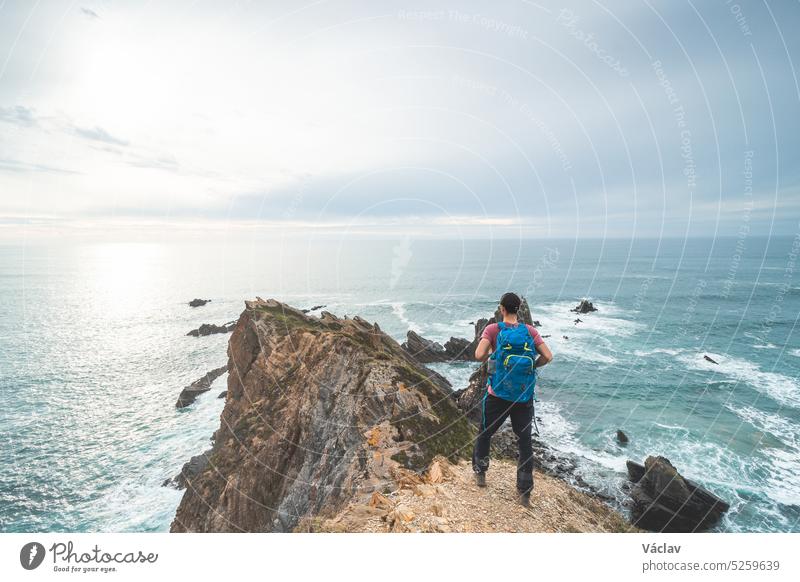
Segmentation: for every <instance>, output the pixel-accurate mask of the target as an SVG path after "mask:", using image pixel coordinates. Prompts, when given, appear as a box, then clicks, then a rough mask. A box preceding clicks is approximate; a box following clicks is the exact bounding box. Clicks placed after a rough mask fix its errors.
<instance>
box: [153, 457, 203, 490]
mask: <svg viewBox="0 0 800 582" xmlns="http://www.w3.org/2000/svg"><path fill="white" fill-rule="evenodd" d="M210 454H211V449H209V450H207V451H205V452H204V453H201V454H199V455H195V456H194V457H192V458H191V459H189V460H188V461H187V462H186V463H185V464H184V465H183V468H182V469H181V472H180V473H178V474H177V475H175V476H174V477H172V478H170V479H167V480H166V481H164V482H163V483H162V484H161V485H162V487H174V488H175V489H186V487H187V486H188V485H189V484H190V483H191V481H192V479H194V478H195V477H197V475H199V474H200V472H201V471H203V470H204V469H205V468H206V467H207V466H208V457H209V455H210Z"/></svg>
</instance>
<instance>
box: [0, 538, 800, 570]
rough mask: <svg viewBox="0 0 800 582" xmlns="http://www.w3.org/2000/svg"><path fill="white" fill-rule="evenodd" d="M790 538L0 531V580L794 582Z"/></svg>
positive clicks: (794, 548) (793, 544)
mask: <svg viewBox="0 0 800 582" xmlns="http://www.w3.org/2000/svg"><path fill="white" fill-rule="evenodd" d="M798 542H800V536H798V535H797V534H693V535H679V534H659V535H656V534H3V535H0V580H5V581H12V580H13V581H16V580H50V579H56V580H66V579H70V580H86V579H92V580H115V581H121V580H137V581H139V580H142V579H147V578H150V577H153V576H156V577H157V578H158V579H159V580H165V579H172V580H176V581H177V580H186V579H190V577H194V576H201V578H200V579H202V580H209V579H219V580H233V581H236V580H237V579H238V578H237V577H239V576H241V577H242V578H241V579H242V580H245V579H249V578H252V577H253V576H257V578H258V580H293V579H296V578H298V577H299V578H300V579H302V580H306V579H312V580H324V581H326V582H327V581H329V580H330V581H335V580H347V581H361V580H371V581H372V580H380V581H384V580H403V581H405V582H408V581H409V580H416V579H419V580H436V578H437V577H439V576H441V577H442V578H443V579H444V578H445V577H446V579H447V580H459V581H462V580H463V581H471V580H487V581H488V580H500V579H506V580H508V579H511V580H515V579H516V580H526V579H530V580H541V579H543V578H545V577H546V578H548V579H551V580H559V581H563V580H575V579H579V580H580V579H585V580H602V579H613V580H614V581H615V582H616V581H622V580H645V579H665V580H666V579H669V580H702V579H715V580H725V581H727V580H798V579H800V569H799V568H798V555H797V554H798V552H797V548H798ZM579 576H580V577H581V578H577V577H579ZM245 577H247V578H245ZM583 577H585V578H583Z"/></svg>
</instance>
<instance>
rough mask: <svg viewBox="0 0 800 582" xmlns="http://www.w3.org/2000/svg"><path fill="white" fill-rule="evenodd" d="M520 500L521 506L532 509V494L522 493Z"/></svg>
mask: <svg viewBox="0 0 800 582" xmlns="http://www.w3.org/2000/svg"><path fill="white" fill-rule="evenodd" d="M518 499H519V504H520V505H521V506H522V507H530V506H531V494H530V493H520V494H519V498H518Z"/></svg>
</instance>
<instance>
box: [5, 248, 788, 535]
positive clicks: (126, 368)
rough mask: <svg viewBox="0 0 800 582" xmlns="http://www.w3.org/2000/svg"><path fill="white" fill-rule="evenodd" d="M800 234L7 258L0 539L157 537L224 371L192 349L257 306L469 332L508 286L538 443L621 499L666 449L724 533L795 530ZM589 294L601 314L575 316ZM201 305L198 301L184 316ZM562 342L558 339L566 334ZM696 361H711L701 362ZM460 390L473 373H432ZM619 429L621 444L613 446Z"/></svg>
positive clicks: (214, 420) (217, 353) (219, 340)
mask: <svg viewBox="0 0 800 582" xmlns="http://www.w3.org/2000/svg"><path fill="white" fill-rule="evenodd" d="M798 247H800V239H797V238H791V237H776V238H771V239H769V240H768V239H764V238H761V239H757V238H752V237H750V238H742V239H736V238H730V239H716V240H711V239H707V240H706V239H696V240H694V239H693V240H688V241H684V240H678V239H674V240H662V241H657V240H639V241H634V242H631V241H622V240H605V241H603V240H584V241H580V242H575V241H564V240H552V241H533V240H523V241H510V240H506V241H502V240H501V241H497V240H495V241H431V240H427V241H426V240H417V239H413V238H406V239H402V240H391V241H388V240H387V241H369V242H358V241H352V240H351V241H346V242H340V241H338V240H327V241H311V242H308V241H299V242H298V241H291V242H289V241H259V242H247V243H233V242H223V243H219V244H210V243H209V244H197V243H194V244H186V245H181V244H173V243H170V244H86V245H74V246H69V245H53V246H24V247H23V246H3V247H0V281H1V282H2V286H1V287H0V428H1V429H2V430H0V531H6V532H8V531H163V530H166V529H167V528H168V527H169V523H170V521H171V518H172V515H173V513H174V510H175V508H176V506H177V503H178V501H179V499H180V496H181V492H179V491H175V490H172V489H168V488H164V487H161V486H160V485H161V482H162V481H163V480H164V479H165V478H166V477H169V476H171V475H173V474H174V473H176V472H177V471H178V470H179V469H180V467H181V465H182V464H183V462H184V461H185V460H187V459H188V458H189V457H190V456H192V455H193V454H197V453H198V452H200V451H202V450H203V449H204V448H205V447H206V446H207V444H208V442H209V437H210V435H211V433H212V432H213V430H214V429H215V428H216V427H217V425H218V422H219V413H220V411H221V409H222V405H223V401H222V400H219V399H217V394H218V393H219V392H220V391H221V390H223V389H224V387H225V383H226V377H225V376H223V377H221V378H220V379H218V380H217V382H216V383H215V384H214V387H213V388H212V390H211V391H210V392H208V393H206V394H204V395H202V396H201V397H200V398H199V399H198V401H197V403H196V404H195V405H193V406H192V407H189V408H187V409H185V410H182V411H177V410H176V409H175V407H174V402H175V399H176V398H177V395H178V393H179V392H180V390H181V388H182V387H183V386H185V385H186V384H188V383H189V382H191V381H193V380H195V379H196V378H198V377H200V376H201V375H203V374H204V373H205V372H206V371H207V370H209V369H211V368H214V367H217V366H220V365H222V364H223V363H224V362H225V361H226V353H225V352H226V343H227V339H228V336H223V335H215V336H210V337H206V338H190V337H186V336H185V334H186V332H188V331H189V330H190V329H193V328H195V327H197V326H198V325H199V324H201V323H204V322H210V323H224V322H226V321H229V320H231V319H234V318H235V317H236V316H238V314H239V313H240V312H241V309H242V306H243V304H242V301H243V300H244V299H246V298H250V297H254V296H256V295H259V296H262V297H276V298H278V299H281V300H284V301H287V302H289V303H291V304H293V305H296V306H298V307H309V306H311V305H315V304H318V303H323V304H326V305H327V308H326V309H327V310H329V311H332V312H334V313H336V314H339V315H344V314H347V315H355V314H358V315H361V316H362V317H365V318H366V319H368V320H372V321H377V322H378V323H379V324H380V325H381V327H382V328H383V329H384V330H385V331H387V332H388V333H389V334H391V335H392V336H394V337H395V338H397V339H399V340H400V339H402V338H403V337H404V336H405V333H406V331H407V330H408V329H414V330H416V331H418V332H420V333H422V334H423V335H424V336H426V337H429V338H432V339H437V340H442V341H443V340H446V339H447V338H449V337H450V336H451V335H456V336H464V337H470V335H471V333H472V326H471V322H472V321H474V320H475V319H477V318H478V317H482V316H487V315H489V314H490V313H491V312H492V311H493V309H494V306H495V305H496V302H497V298H498V297H499V295H500V294H501V293H502V292H503V291H506V290H508V289H514V290H518V291H521V292H523V293H524V294H525V295H527V296H528V298H529V300H530V303H531V307H532V310H533V315H534V318H535V319H538V320H540V321H541V323H542V327H541V329H540V331H541V333H542V334H545V335H550V336H551V337H549V338H548V339H547V341H548V343H549V344H550V346H551V348H552V350H553V352H554V355H555V360H554V362H553V363H552V364H551V365H550V366H548V367H547V368H545V369H544V370H543V371H542V374H541V376H540V384H539V386H540V399H541V402H540V403H539V405H538V406H537V412H538V415H539V416H540V417H541V419H542V422H541V423H540V425H539V427H540V429H541V432H542V434H543V437H544V439H545V440H547V442H548V443H550V444H551V445H552V446H553V447H555V448H556V449H558V450H560V451H562V453H563V454H565V455H569V456H572V457H574V458H575V459H577V461H578V463H579V466H580V470H581V472H582V473H583V475H584V477H585V478H586V479H587V481H589V482H590V483H592V484H593V485H595V486H596V487H599V488H601V489H603V490H604V491H606V492H608V493H610V494H611V495H613V496H615V497H616V498H618V499H620V500H621V499H623V498H624V496H623V494H622V493H621V492H620V490H619V487H620V485H621V483H622V482H623V479H624V467H625V460H626V459H628V458H633V459H636V460H639V461H641V460H643V458H644V457H645V456H647V455H648V454H662V455H665V456H667V457H668V458H670V459H671V460H672V462H673V463H674V464H675V465H676V466H677V467H678V468H679V469H680V470H681V472H683V473H684V474H685V475H687V476H689V477H691V478H693V479H695V480H696V481H699V482H700V483H702V484H704V485H705V486H707V487H708V488H709V489H711V490H712V491H714V492H715V493H717V494H718V495H720V496H722V497H724V498H725V499H727V500H729V501H730V502H732V509H731V511H730V513H729V514H728V515H727V516H726V518H725V521H724V522H723V523H722V524H721V525H720V527H719V529H722V530H725V531H800V381H799V380H798V378H799V377H800V338H798V331H797V322H798V314H800V276H798V274H797V272H796V271H797V269H798V265H797V258H798V256H797V255H798V250H800V249H799V248H798ZM584 296H586V297H590V298H591V299H592V300H593V301H594V302H595V304H596V305H597V306H598V307H599V309H600V311H598V312H597V313H593V314H588V315H585V316H581V319H582V320H583V323H580V324H578V325H577V326H576V325H575V324H574V323H573V319H574V318H575V315H574V314H571V313H569V311H568V310H569V308H571V307H572V306H574V305H575V304H576V303H577V301H578V300H579V299H580V298H581V297H584ZM194 297H206V298H211V299H212V300H213V301H212V303H210V304H208V305H206V306H205V307H202V308H198V309H191V308H189V307H188V306H187V305H186V302H187V301H189V300H190V299H192V298H194ZM565 335H566V336H568V339H564V338H563V336H565ZM703 354H708V355H710V356H711V357H713V358H714V359H716V360H717V361H718V362H719V365H714V364H711V363H709V362H706V361H705V360H704V359H703ZM436 368H437V369H438V370H439V371H441V372H442V373H444V374H446V375H447V376H448V378H449V379H450V380H451V381H452V383H453V384H454V386H455V387H456V388H458V387H462V386H463V385H464V384H465V382H466V379H467V378H468V376H469V374H470V372H471V371H472V368H473V365H472V364H459V365H437V366H436ZM617 428H622V429H624V430H625V432H626V433H627V434H628V435H629V437H630V439H631V442H630V444H629V445H628V446H627V447H626V448H622V447H621V446H619V445H618V444H616V442H615V440H614V434H615V431H616V429H617Z"/></svg>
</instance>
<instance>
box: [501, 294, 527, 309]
mask: <svg viewBox="0 0 800 582" xmlns="http://www.w3.org/2000/svg"><path fill="white" fill-rule="evenodd" d="M500 305H502V306H503V307H505V309H506V311H507V312H508V313H516V312H517V311H519V306H520V305H522V300H521V299H520V298H519V295H517V294H516V293H505V294H504V295H503V296H502V297H501V298H500Z"/></svg>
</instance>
